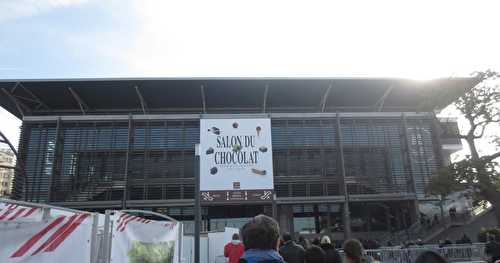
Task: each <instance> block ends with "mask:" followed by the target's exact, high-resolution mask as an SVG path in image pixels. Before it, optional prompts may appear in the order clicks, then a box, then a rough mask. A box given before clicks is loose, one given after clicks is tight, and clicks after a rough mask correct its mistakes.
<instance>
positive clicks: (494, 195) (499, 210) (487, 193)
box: [466, 136, 500, 226]
mask: <svg viewBox="0 0 500 263" xmlns="http://www.w3.org/2000/svg"><path fill="white" fill-rule="evenodd" d="M466 141H467V144H468V145H469V149H470V153H471V157H472V160H473V161H475V162H474V164H475V165H476V169H477V171H478V174H479V176H478V179H479V183H480V184H482V185H483V187H484V186H489V185H490V184H491V182H490V181H489V178H483V176H481V175H484V174H486V172H485V168H484V166H483V165H482V162H478V161H480V160H481V158H480V157H479V153H478V151H477V148H476V144H475V142H474V138H473V137H472V136H468V137H467V139H466ZM482 181H483V182H482ZM483 193H484V194H483V195H484V197H486V199H487V201H488V202H490V203H491V206H492V207H493V210H494V213H495V217H496V219H497V225H498V226H500V193H499V192H497V191H496V189H495V188H494V187H493V188H490V189H485V190H483Z"/></svg>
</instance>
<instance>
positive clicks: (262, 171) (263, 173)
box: [252, 168, 266, 175]
mask: <svg viewBox="0 0 500 263" xmlns="http://www.w3.org/2000/svg"><path fill="white" fill-rule="evenodd" d="M252 173H254V174H258V175H266V170H258V169H255V168H252Z"/></svg>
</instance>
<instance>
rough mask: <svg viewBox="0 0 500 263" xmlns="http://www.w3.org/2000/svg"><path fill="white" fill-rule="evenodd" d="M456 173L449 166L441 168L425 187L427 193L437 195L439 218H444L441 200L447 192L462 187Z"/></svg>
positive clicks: (442, 200) (449, 192)
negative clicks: (438, 198)
mask: <svg viewBox="0 0 500 263" xmlns="http://www.w3.org/2000/svg"><path fill="white" fill-rule="evenodd" d="M455 175H456V174H455V173H453V172H451V170H450V168H449V167H445V168H441V169H439V170H438V171H437V174H436V175H435V176H434V177H433V178H432V181H431V183H430V184H429V185H427V188H426V189H425V191H426V193H427V194H430V195H435V196H439V197H440V200H439V208H440V209H441V219H444V211H443V202H444V200H445V198H446V196H448V195H449V194H451V193H453V192H455V191H460V190H463V189H464V185H462V184H461V183H460V182H459V180H457V178H456V176H455Z"/></svg>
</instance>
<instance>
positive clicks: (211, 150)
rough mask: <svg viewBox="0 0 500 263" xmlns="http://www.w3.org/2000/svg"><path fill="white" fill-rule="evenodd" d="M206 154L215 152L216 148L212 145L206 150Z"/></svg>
mask: <svg viewBox="0 0 500 263" xmlns="http://www.w3.org/2000/svg"><path fill="white" fill-rule="evenodd" d="M205 153H206V154H212V153H214V148H212V147H210V148H208V150H207V151H206V152H205Z"/></svg>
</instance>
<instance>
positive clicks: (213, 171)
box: [210, 167, 217, 175]
mask: <svg viewBox="0 0 500 263" xmlns="http://www.w3.org/2000/svg"><path fill="white" fill-rule="evenodd" d="M216 173H217V167H212V169H210V174H211V175H214V174H216Z"/></svg>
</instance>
